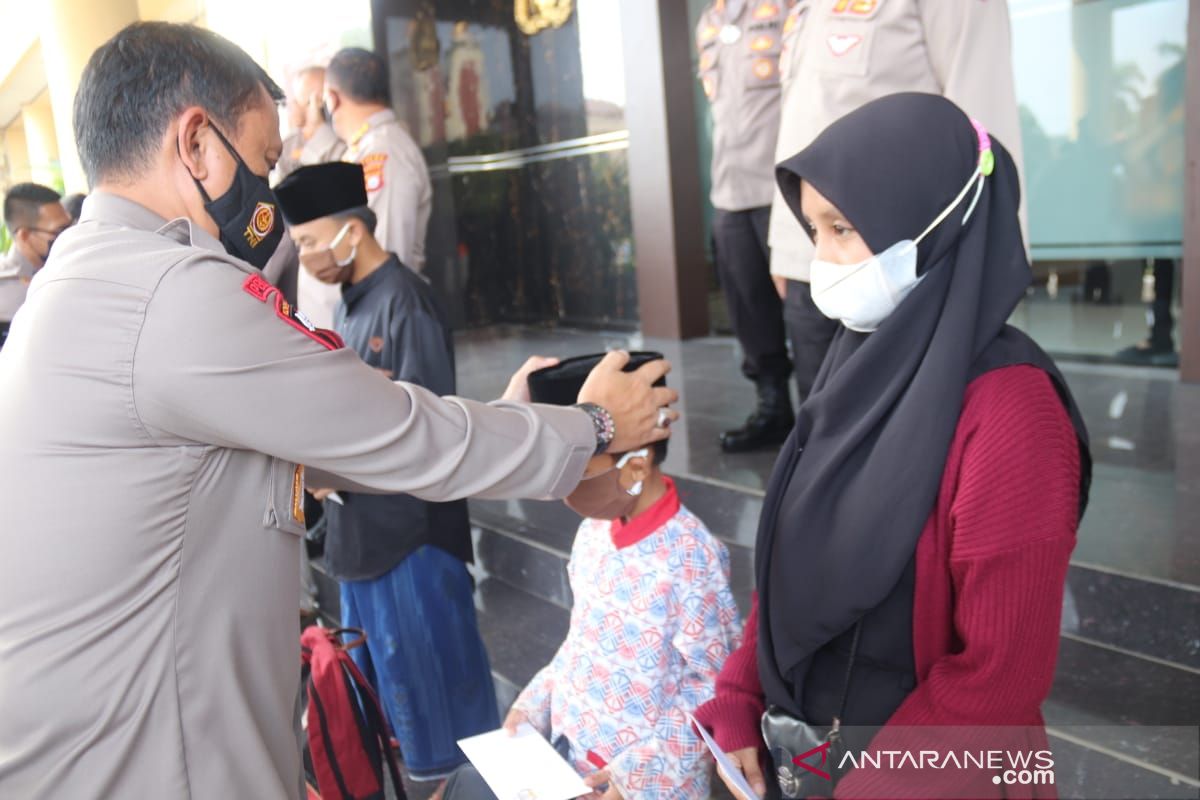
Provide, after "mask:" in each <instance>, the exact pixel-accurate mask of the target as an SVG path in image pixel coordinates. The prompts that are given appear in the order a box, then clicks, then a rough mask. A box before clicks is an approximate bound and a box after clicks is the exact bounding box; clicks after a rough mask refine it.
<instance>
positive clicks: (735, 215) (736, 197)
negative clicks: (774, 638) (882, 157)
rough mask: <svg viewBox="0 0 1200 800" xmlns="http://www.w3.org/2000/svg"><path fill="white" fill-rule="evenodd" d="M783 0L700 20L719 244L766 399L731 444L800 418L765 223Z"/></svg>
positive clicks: (778, 430) (722, 270)
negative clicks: (790, 380)
mask: <svg viewBox="0 0 1200 800" xmlns="http://www.w3.org/2000/svg"><path fill="white" fill-rule="evenodd" d="M786 13H787V5H785V3H784V0H716V2H715V3H713V4H712V5H711V6H709V7H708V8H707V9H705V11H704V13H703V14H702V15H701V17H700V22H699V24H698V25H697V26H696V49H697V52H698V53H699V77H700V82H701V84H702V85H703V87H704V94H705V96H706V97H707V98H708V101H709V105H710V108H711V111H712V126H713V131H712V193H711V199H712V205H713V220H712V226H713V243H714V245H715V249H716V261H717V270H718V273H719V274H720V276H721V286H722V288H723V289H724V291H725V303H726V307H727V308H728V309H729V319H730V322H731V323H732V325H733V332H734V334H735V335H736V336H737V339H738V342H739V343H740V344H741V346H742V353H743V360H742V373H743V374H744V375H745V376H746V378H747V379H749V380H750V381H752V382H753V383H754V385H755V389H756V390H757V394H758V405H757V407H756V409H755V410H754V412H753V413H752V414H751V415H750V416H749V418H748V419H747V420H746V423H745V424H744V425H743V426H742V427H741V428H738V429H736V430H731V431H726V432H725V433H723V434H722V435H721V447H722V449H723V450H725V451H726V452H732V453H736V452H742V451H746V450H753V449H756V448H759V447H763V446H767V445H774V444H779V443H780V442H782V441H783V440H784V439H785V438H787V435H788V433H790V432H791V429H792V424H793V422H794V418H793V415H792V403H791V398H790V396H789V394H788V377H789V376H790V375H791V373H792V364H791V361H790V360H789V359H788V353H787V343H786V339H785V337H784V327H783V308H782V305H781V303H780V301H779V296H778V295H777V294H776V293H775V288H774V287H773V286H772V284H771V277H770V255H769V251H768V248H767V224H768V221H769V219H770V214H771V210H770V205H771V197H772V193H773V192H774V190H775V159H774V157H773V155H774V152H775V141H776V138H777V133H778V131H779V53H780V49H781V47H782V36H783V25H784V20H785V17H786Z"/></svg>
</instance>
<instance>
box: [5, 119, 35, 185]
mask: <svg viewBox="0 0 1200 800" xmlns="http://www.w3.org/2000/svg"><path fill="white" fill-rule="evenodd" d="M3 135H4V153H5V155H6V156H7V158H8V173H7V174H6V175H3V176H0V178H2V179H3V182H5V183H6V184H7V185H8V186H11V185H12V184H14V183H24V182H26V181H31V180H33V173H32V171H31V170H30V169H29V148H28V147H27V146H26V144H25V125H24V123H23V122H22V121H21V117H19V116H18V117H17V118H16V119H14V120H13V121H12V123H11V124H10V125H9V126H8V127H7V128H5V129H4V134H3Z"/></svg>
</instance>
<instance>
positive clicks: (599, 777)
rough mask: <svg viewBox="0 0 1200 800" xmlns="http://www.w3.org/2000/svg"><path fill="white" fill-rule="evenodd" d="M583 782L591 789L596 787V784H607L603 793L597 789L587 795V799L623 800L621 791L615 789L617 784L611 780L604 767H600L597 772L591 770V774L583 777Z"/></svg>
mask: <svg viewBox="0 0 1200 800" xmlns="http://www.w3.org/2000/svg"><path fill="white" fill-rule="evenodd" d="M583 782H584V783H586V784H587V785H588V786H590V787H592V788H593V789H596V787H598V786H603V785H604V784H606V783H607V784H608V791H606V792H604V794H601V793H600V791H599V790H597V791H594V792H592V793H591V794H590V795H588V798H589V800H624V798H623V797H622V796H621V792H620V791H619V790H618V789H617V785H616V784H615V783H613V782H612V779H611V778H609V776H608V770H606V769H602V770H600V771H599V772H593V773H592V774H591V775H588V776H587V777H586V778H584V779H583Z"/></svg>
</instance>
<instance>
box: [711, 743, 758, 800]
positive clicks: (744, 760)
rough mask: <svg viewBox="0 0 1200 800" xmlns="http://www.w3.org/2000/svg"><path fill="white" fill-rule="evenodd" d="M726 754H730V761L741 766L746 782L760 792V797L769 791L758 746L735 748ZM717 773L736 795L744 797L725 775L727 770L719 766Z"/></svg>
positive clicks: (743, 799)
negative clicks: (760, 766) (760, 762)
mask: <svg viewBox="0 0 1200 800" xmlns="http://www.w3.org/2000/svg"><path fill="white" fill-rule="evenodd" d="M726 755H728V756H729V760H730V761H732V762H733V763H734V764H736V765H737V766H738V767H740V768H741V770H742V774H743V775H745V776H746V782H747V783H749V784H750V787H751V788H752V789H754V791H755V792H757V793H758V796H759V797H762V796H763V795H765V794H766V793H767V783H766V781H765V780H763V774H762V769H760V768H759V765H758V748H755V747H745V748H743V749H741V750H734V751H733V752H732V753H726ZM717 774H718V775H720V776H721V780H722V781H724V783H725V786H726V787H728V789H729V791H730V793H731V794H733V796H734V797H737V798H742V793H741V792H739V791H738V790H737V789H735V788H734V787H733V784H732V783H731V782H730V780H729V779H728V778H727V777H726V776H725V770H723V769H721V768H720V767H719V766H718V767H717ZM742 800H745V798H742Z"/></svg>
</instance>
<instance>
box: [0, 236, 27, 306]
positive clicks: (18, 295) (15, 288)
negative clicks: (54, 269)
mask: <svg viewBox="0 0 1200 800" xmlns="http://www.w3.org/2000/svg"><path fill="white" fill-rule="evenodd" d="M34 272H35V270H34V268H33V264H30V263H29V259H27V258H25V256H23V255H21V251H20V250H18V249H17V246H16V245H15V244H14V245H12V246H11V247H9V249H8V252H7V253H5V254H4V255H3V256H0V322H12V319H13V316H14V315H15V314H16V313H17V309H18V308H20V307H21V304H22V303H24V302H25V294H26V292H28V291H29V281H30V280H31V279H32V278H33V273H34Z"/></svg>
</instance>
